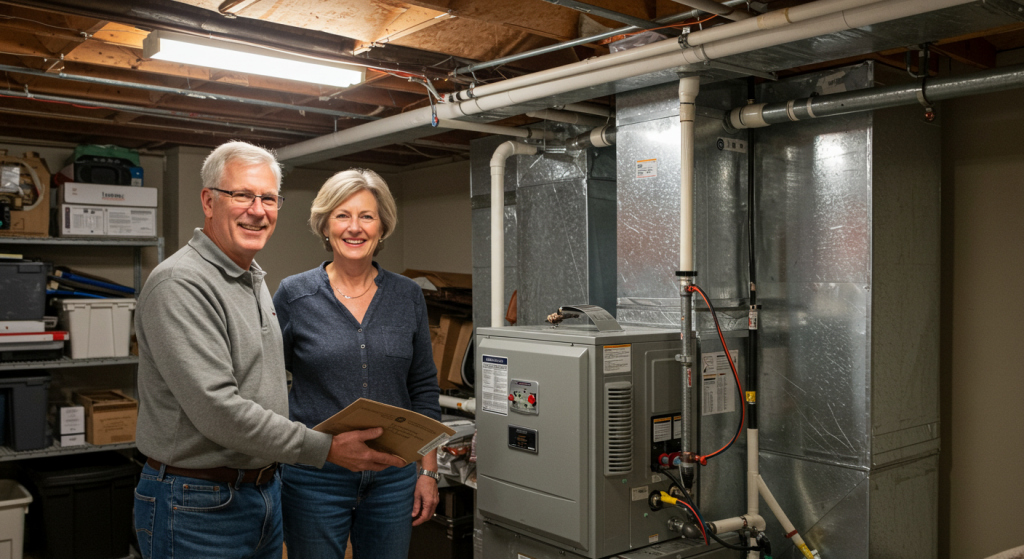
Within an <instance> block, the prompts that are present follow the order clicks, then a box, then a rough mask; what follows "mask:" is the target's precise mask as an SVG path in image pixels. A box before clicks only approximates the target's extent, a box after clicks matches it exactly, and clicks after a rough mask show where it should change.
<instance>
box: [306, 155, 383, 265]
mask: <svg viewBox="0 0 1024 559" xmlns="http://www.w3.org/2000/svg"><path fill="white" fill-rule="evenodd" d="M360 190H368V191H370V193H371V194H373V197H374V198H375V199H376V200H377V213H378V217H380V224H381V235H380V240H381V241H383V240H384V239H386V238H388V236H389V235H391V233H392V232H393V231H394V230H395V226H396V225H398V207H397V206H396V205H395V199H394V197H392V196H391V190H390V189H389V188H388V183H386V182H384V179H383V178H381V176H380V175H378V174H377V173H374V172H373V171H371V170H369V169H349V170H347V171H342V172H340V173H338V174H336V175H334V176H333V177H331V178H329V179H327V182H325V183H324V185H323V186H321V187H320V192H319V193H318V194H317V195H316V199H314V200H313V205H312V207H311V208H310V213H309V227H310V229H312V230H313V233H314V234H316V235H317V236H318V237H319V238H320V242H322V243H323V244H324V249H326V250H327V251H328V252H331V250H332V249H331V243H330V241H328V240H327V239H326V238H325V237H326V234H325V233H324V230H325V229H326V228H327V221H328V220H329V219H330V218H331V212H332V211H334V208H337V207H338V205H339V204H341V203H342V202H344V201H345V200H348V199H349V197H350V196H352V195H353V194H355V193H357V192H359V191H360ZM382 248H383V245H382V243H378V244H377V248H376V250H374V251H373V255H374V256H376V255H377V253H379V252H380V251H381V249H382Z"/></svg>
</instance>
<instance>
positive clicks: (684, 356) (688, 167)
mask: <svg viewBox="0 0 1024 559" xmlns="http://www.w3.org/2000/svg"><path fill="white" fill-rule="evenodd" d="M699 92H700V76H685V77H680V78H679V271H678V272H676V276H677V277H678V278H679V307H680V308H679V315H680V316H679V339H680V340H681V341H682V353H681V355H680V359H679V362H680V373H681V375H682V379H681V382H680V383H679V386H680V387H681V389H680V395H679V396H680V404H681V407H682V410H681V412H680V415H681V419H682V425H681V427H682V433H681V435H682V440H681V441H680V444H681V448H682V453H681V457H682V460H680V463H679V477H680V479H681V480H682V481H683V485H684V486H685V487H686V489H689V488H690V487H692V486H693V478H694V473H695V471H694V470H695V466H696V456H697V449H696V447H694V444H693V425H692V423H693V420H692V416H693V347H692V346H693V343H692V336H693V327H692V326H691V325H690V323H691V322H692V318H693V308H692V303H693V294H692V293H691V292H690V286H691V285H693V278H694V276H696V275H697V272H696V271H695V270H694V267H693V126H694V125H693V121H694V119H695V118H696V117H697V106H696V104H695V102H696V101H697V94H698V93H699Z"/></svg>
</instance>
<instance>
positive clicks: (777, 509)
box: [757, 476, 818, 559]
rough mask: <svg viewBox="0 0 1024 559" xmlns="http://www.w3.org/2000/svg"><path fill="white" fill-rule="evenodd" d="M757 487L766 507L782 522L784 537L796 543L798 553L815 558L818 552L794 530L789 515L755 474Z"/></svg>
mask: <svg viewBox="0 0 1024 559" xmlns="http://www.w3.org/2000/svg"><path fill="white" fill-rule="evenodd" d="M757 489H758V491H759V492H760V493H761V497H764V502H766V503H768V508H770V509H772V513H774V514H775V518H776V519H778V521H779V523H780V524H782V529H783V530H785V531H786V537H787V538H791V539H792V540H793V543H794V544H796V546H797V548H799V549H800V553H803V554H804V557H805V559H816V558H817V556H818V554H817V552H815V551H812V550H811V549H809V548H808V547H807V544H806V543H805V542H804V539H803V538H801V537H800V534H799V533H798V532H797V531H796V527H794V526H793V523H792V522H790V521H789V517H788V516H786V513H785V512H783V511H782V507H781V506H779V502H778V501H776V500H775V496H774V495H772V492H771V491H769V490H768V484H766V483H765V482H764V480H763V479H761V476H757Z"/></svg>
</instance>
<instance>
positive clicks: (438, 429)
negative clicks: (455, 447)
mask: <svg viewBox="0 0 1024 559" xmlns="http://www.w3.org/2000/svg"><path fill="white" fill-rule="evenodd" d="M372 427H382V428H383V429H384V434H382V435H381V436H379V437H377V438H376V439H373V440H369V441H366V445H367V446H369V447H370V448H372V449H374V450H377V451H380V452H386V453H388V454H394V455H395V456H397V457H399V458H401V459H402V460H405V462H406V463H407V464H408V463H409V462H416V461H417V460H419V459H420V458H422V457H423V456H424V455H425V454H426V453H428V452H430V451H431V450H434V449H435V448H437V447H439V446H441V445H442V444H444V443H445V441H447V440H448V439H449V438H451V436H452V435H454V434H455V430H454V429H451V428H449V427H446V426H445V425H444V424H443V423H441V422H440V421H435V420H433V419H430V418H429V417H427V416H425V415H421V414H418V413H416V412H414V411H409V410H406V409H402V408H396V407H395V406H389V405H387V404H382V403H380V402H375V401H373V400H367V399H366V398H360V399H358V400H356V401H355V402H352V403H351V404H350V405H349V406H348V407H346V408H345V409H343V410H341V411H340V412H338V413H336V414H334V415H332V416H331V417H330V418H328V419H327V420H325V421H324V422H323V423H321V424H320V425H317V426H316V427H314V428H313V430H314V431H320V432H321V433H328V434H331V435H337V434H339V433H347V432H349V431H358V430H362V429H370V428H372Z"/></svg>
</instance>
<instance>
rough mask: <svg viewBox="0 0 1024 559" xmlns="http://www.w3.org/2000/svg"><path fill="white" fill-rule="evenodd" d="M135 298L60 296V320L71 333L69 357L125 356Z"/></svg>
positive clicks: (129, 338) (129, 339)
mask: <svg viewBox="0 0 1024 559" xmlns="http://www.w3.org/2000/svg"><path fill="white" fill-rule="evenodd" d="M134 311H135V299H61V300H60V323H61V324H63V325H64V328H66V329H67V330H68V332H70V333H71V343H70V344H68V345H67V347H68V355H69V356H70V357H71V358H72V359H88V358H91V357H127V356H128V346H129V345H130V341H131V335H132V314H133V312H134Z"/></svg>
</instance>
